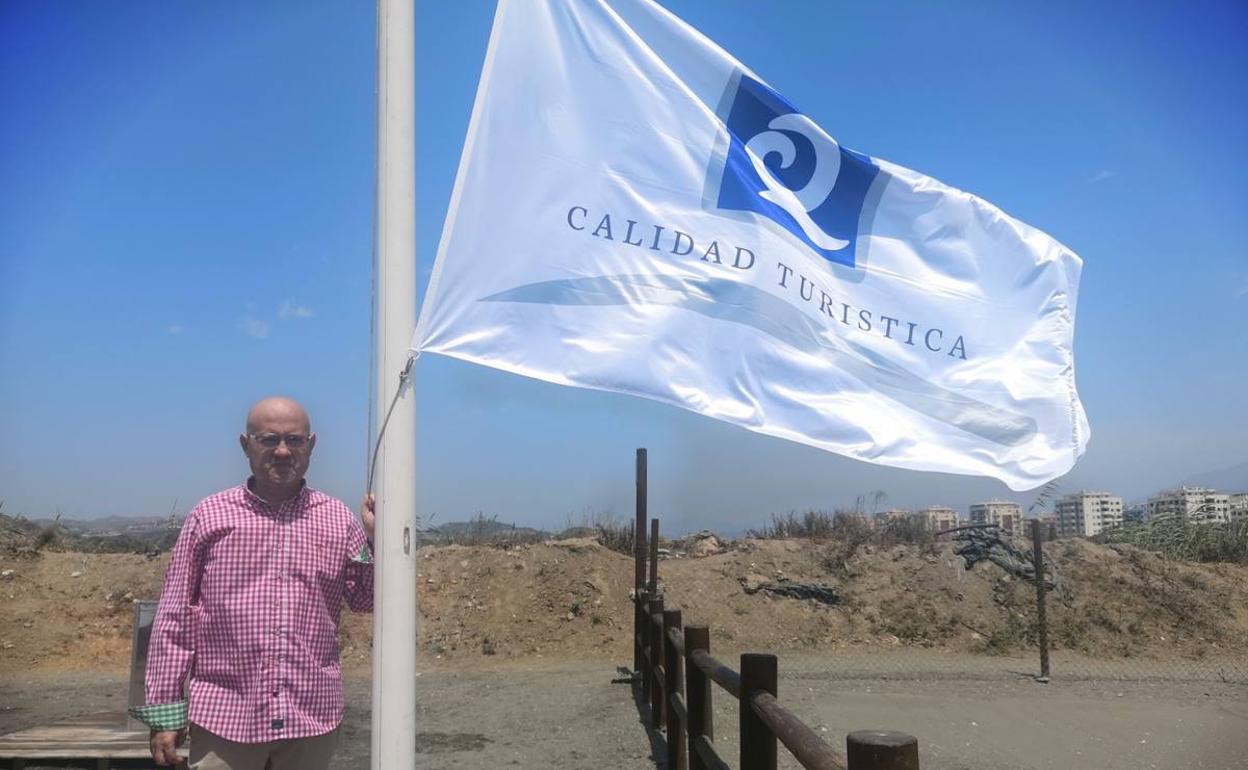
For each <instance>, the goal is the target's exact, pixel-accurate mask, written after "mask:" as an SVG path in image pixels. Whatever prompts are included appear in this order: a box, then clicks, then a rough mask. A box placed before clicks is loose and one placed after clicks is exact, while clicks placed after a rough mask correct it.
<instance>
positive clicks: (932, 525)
mask: <svg viewBox="0 0 1248 770" xmlns="http://www.w3.org/2000/svg"><path fill="white" fill-rule="evenodd" d="M915 516H917V517H918V518H919V519H920V520H921V521H922V522H923V525H924V526H926V527H927V530H928V531H929V532H943V531H945V530H946V529H953V528H954V527H956V526H958V525H959V524H961V523H962V519H961V518H960V517H959V516H958V512H957V511H955V510H954V509H952V508H946V507H944V506H943V505H929V506H928V507H926V508H922V509H920V510H919V512H918V513H916V514H915Z"/></svg>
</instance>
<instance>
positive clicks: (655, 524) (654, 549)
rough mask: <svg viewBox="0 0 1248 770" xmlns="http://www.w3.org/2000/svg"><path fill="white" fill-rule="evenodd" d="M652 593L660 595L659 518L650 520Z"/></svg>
mask: <svg viewBox="0 0 1248 770" xmlns="http://www.w3.org/2000/svg"><path fill="white" fill-rule="evenodd" d="M650 595H651V596H658V595H659V520H658V519H651V520H650Z"/></svg>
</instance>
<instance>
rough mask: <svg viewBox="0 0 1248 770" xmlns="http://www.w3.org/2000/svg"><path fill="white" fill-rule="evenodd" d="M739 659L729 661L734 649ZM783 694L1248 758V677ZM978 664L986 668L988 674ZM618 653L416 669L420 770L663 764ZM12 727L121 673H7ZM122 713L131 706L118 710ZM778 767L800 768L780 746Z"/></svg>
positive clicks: (1004, 764) (105, 688)
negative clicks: (586, 659)
mask: <svg viewBox="0 0 1248 770" xmlns="http://www.w3.org/2000/svg"><path fill="white" fill-rule="evenodd" d="M725 660H726V661H727V660H728V659H727V658H725ZM781 663H782V666H781V679H780V686H779V690H780V700H781V702H782V703H783V704H785V705H786V706H788V707H789V708H790V709H791V710H792V711H793V712H794V713H796V714H798V715H799V716H800V717H802V718H803V719H804V720H805V721H806V722H807V723H808V724H810V725H812V726H813V727H814V728H815V729H816V730H818V731H820V732H821V733H822V734H824V735H826V737H827V739H828V740H829V742H830V743H832V744H833V745H834V746H836V747H838V748H842V747H843V742H844V735H845V733H846V732H848V731H850V730H855V729H864V728H891V729H897V730H902V731H904V732H908V733H911V734H914V735H917V736H918V737H919V743H920V748H921V756H922V767H923V768H924V770H989V769H991V770H1012V769H1014V768H1017V769H1018V770H1059V769H1060V770H1065V769H1066V768H1083V767H1087V768H1106V769H1107V770H1146V769H1148V768H1179V767H1182V768H1210V770H1234V769H1240V770H1242V769H1244V768H1248V688H1246V687H1244V686H1242V685H1226V684H1219V683H1207V682H1205V683H1202V682H1182V681H1150V682H1137V683H1127V682H1114V681H1105V680H1099V681H1060V680H1059V681H1055V682H1053V683H1052V684H1049V685H1041V684H1037V683H1035V682H1033V681H1031V680H1030V679H1028V678H1026V677H1023V676H1020V675H1017V674H1010V673H1009V672H1008V668H1009V667H1008V666H1006V667H1003V669H1004V670H1003V671H1002V672H996V673H992V674H990V675H987V676H982V675H981V676H970V675H969V671H968V672H967V674H968V675H962V676H960V675H959V674H958V672H957V671H956V670H955V669H954V667H949V668H947V669H946V670H943V671H940V672H939V673H937V674H934V675H932V676H924V677H921V678H916V677H914V675H913V674H910V675H908V676H904V677H903V676H887V675H883V674H875V675H873V676H872V677H871V678H846V677H845V676H843V675H841V674H838V673H834V672H833V671H832V670H830V667H829V665H828V663H829V661H828V659H827V658H826V657H822V658H821V657H816V656H810V657H801V656H786V657H782V658H781ZM981 670H982V669H981ZM616 676H619V672H618V671H617V670H616V669H615V668H614V667H613V666H612V665H611V664H609V663H577V662H572V663H564V664H558V665H555V664H551V663H549V662H547V663H541V664H540V667H537V666H535V667H532V668H522V667H511V668H509V669H506V670H499V671H491V672H483V671H475V672H463V671H426V672H423V673H422V674H420V675H419V677H418V678H417V692H418V704H419V705H418V709H419V710H418V713H417V720H418V721H417V725H418V736H417V748H418V752H419V753H418V761H417V766H418V767H420V768H422V769H423V768H427V769H428V770H450V769H451V768H455V769H456V770H474V769H475V768H482V769H484V768H495V767H518V768H551V769H552V770H574V769H575V770H581V769H583V768H621V769H622V770H629V769H631V768H638V769H640V768H649V769H653V768H655V767H661V766H662V762H661V761H656V759H655V758H656V757H661V756H662V755H663V751H664V744H663V739H662V737H661V735H656V734H651V733H650V732H649V731H647V730H646V728H645V726H644V724H643V723H642V719H641V712H639V710H638V708H637V706H636V704H635V702H634V700H633V697H632V693H631V690H630V688H629V687H628V686H627V685H622V684H612V683H611V679H612V678H613V677H616ZM0 692H2V693H3V697H0V732H8V731H11V730H16V729H21V728H23V727H28V726H33V725H34V724H38V723H40V722H48V721H61V722H64V721H72V720H73V719H74V718H75V717H81V716H86V715H89V714H95V713H99V712H103V711H112V712H116V713H118V714H120V708H119V707H120V701H121V700H122V699H123V698H124V693H125V684H124V676H123V675H122V673H121V672H117V673H113V674H99V673H87V674H70V673H59V674H28V675H22V676H17V677H14V676H9V677H6V678H4V679H0ZM347 697H348V702H349V710H348V716H347V719H346V721H345V722H344V725H343V734H344V740H343V745H342V749H341V751H340V753H339V755H338V761H337V762H336V763H335V765H336V766H337V767H341V768H367V767H368V755H369V704H370V700H371V690H370V682H369V678H368V676H367V672H362V673H360V674H357V675H356V676H354V677H352V678H350V679H349V681H348V687H347ZM715 711H716V726H717V728H718V732H717V734H718V736H719V738H718V741H717V745H722V746H723V749H724V753H725V756H727V757H728V758H729V759H730V761H731V762H732V763H733V764H735V763H736V751H737V747H736V745H735V743H734V742H733V733H734V731H735V725H736V703H735V701H733V700H731V698H729V697H728V696H727V695H725V694H720V697H719V698H718V699H717V701H716V704H715ZM118 718H120V716H119V717H118ZM780 767H782V768H786V767H787V768H794V767H796V763H794V762H793V761H792V760H790V759H788V758H787V757H784V756H782V758H781V762H780Z"/></svg>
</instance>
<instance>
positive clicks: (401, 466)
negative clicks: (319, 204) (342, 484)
mask: <svg viewBox="0 0 1248 770" xmlns="http://www.w3.org/2000/svg"><path fill="white" fill-rule="evenodd" d="M414 6H415V0H378V2H377V263H376V265H375V266H374V269H375V270H376V271H377V272H376V276H375V279H376V292H377V294H376V302H377V311H376V312H377V317H376V319H375V322H376V324H377V326H376V329H377V336H376V346H377V347H376V366H377V370H376V386H377V393H376V398H377V401H376V403H377V407H378V409H377V415H378V420H379V424H380V421H381V420H384V419H385V417H386V411H387V409H388V407H389V406H390V404H391V402H392V401H393V402H394V409H393V412H391V413H390V417H389V422H388V423H386V428H385V433H384V435H383V439H382V443H381V446H380V448H379V450H378V456H377V460H376V462H377V476H376V479H375V483H374V487H375V494H376V498H377V534H376V539H377V542H376V544H375V545H376V549H375V550H376V561H377V563H376V565H375V570H376V581H375V588H374V591H375V599H374V602H373V720H372V765H371V766H372V768H373V770H414V768H415V767H416V403H415V402H416V394H415V388H414V387H404V389H403V392H402V393H401V394H400V395H399V396H398V397H397V400H396V397H395V391H396V389H397V388H398V387H399V376H400V373H401V372H403V371H404V368H405V366H406V365H407V362H408V345H409V344H410V341H411V335H412V329H413V328H414V327H415V325H416V159H415V151H416V147H415V141H416V91H415V80H416V58H415V48H416V45H415V32H416V23H415V7H414ZM410 381H411V380H410V379H409V382H410ZM376 427H377V426H375V429H376Z"/></svg>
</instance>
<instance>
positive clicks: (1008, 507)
mask: <svg viewBox="0 0 1248 770" xmlns="http://www.w3.org/2000/svg"><path fill="white" fill-rule="evenodd" d="M971 523H972V524H996V525H997V526H998V527H1000V528H1001V529H1002V530H1003V531H1005V532H1007V533H1009V534H1011V535H1013V534H1019V535H1021V534H1023V508H1022V506H1020V505H1019V504H1018V503H1011V502H1006V501H1004V500H990V501H989V502H986V503H975V504H974V505H972V506H971Z"/></svg>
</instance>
